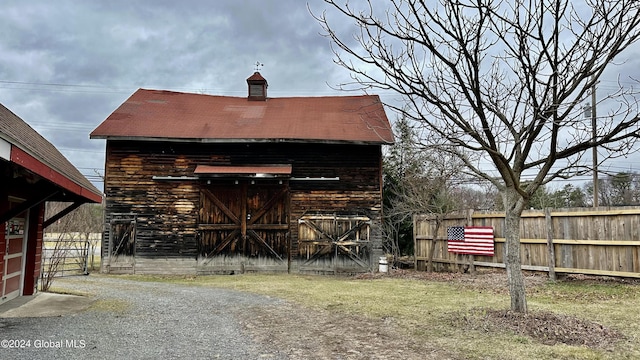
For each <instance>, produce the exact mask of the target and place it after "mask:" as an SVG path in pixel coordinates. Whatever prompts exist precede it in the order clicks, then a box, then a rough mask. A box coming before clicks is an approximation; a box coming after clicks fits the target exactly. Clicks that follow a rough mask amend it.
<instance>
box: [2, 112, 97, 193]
mask: <svg viewBox="0 0 640 360" xmlns="http://www.w3.org/2000/svg"><path fill="white" fill-rule="evenodd" d="M0 139H2V140H4V141H5V142H7V143H9V144H10V145H11V149H9V156H8V157H9V159H6V160H9V161H11V162H14V163H16V164H18V165H20V166H22V167H24V168H26V169H28V170H30V171H32V172H34V173H36V174H38V175H40V176H41V177H43V178H45V179H47V180H48V181H51V182H52V183H54V184H56V185H58V186H60V187H61V188H63V189H65V190H67V191H70V192H72V193H74V194H76V195H79V196H81V197H83V198H85V199H87V200H90V201H93V202H101V201H102V193H101V192H100V190H98V189H97V188H96V187H95V186H94V185H93V184H92V183H91V182H90V181H89V180H88V179H87V178H86V177H84V175H82V174H81V173H80V171H79V170H78V169H77V168H76V167H75V166H73V165H72V164H71V162H69V160H67V158H66V157H64V155H62V154H61V153H60V151H58V149H56V147H55V146H53V144H51V143H50V142H49V141H47V140H46V139H45V138H44V137H42V135H40V134H38V132H36V131H35V130H34V129H33V128H32V127H31V126H29V124H27V123H26V122H24V121H23V120H22V119H21V118H20V117H18V116H17V115H16V114H14V113H13V112H12V111H11V110H9V109H7V108H6V107H5V106H3V105H2V104H0Z"/></svg>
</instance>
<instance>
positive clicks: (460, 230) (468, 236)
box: [447, 226, 494, 256]
mask: <svg viewBox="0 0 640 360" xmlns="http://www.w3.org/2000/svg"><path fill="white" fill-rule="evenodd" d="M493 240H494V239H493V227H491V226H449V227H447V250H448V251H449V252H453V253H457V254H471V255H484V256H493V255H494V243H493Z"/></svg>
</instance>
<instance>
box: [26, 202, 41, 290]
mask: <svg viewBox="0 0 640 360" xmlns="http://www.w3.org/2000/svg"><path fill="white" fill-rule="evenodd" d="M43 222H44V204H40V205H39V206H36V207H33V208H32V209H31V212H30V213H29V233H28V239H27V254H26V257H27V263H26V265H25V269H24V274H25V275H24V288H23V295H33V293H34V292H35V287H36V284H37V281H38V278H39V277H40V268H41V263H40V262H41V256H40V255H41V253H42V234H43V232H42V223H43Z"/></svg>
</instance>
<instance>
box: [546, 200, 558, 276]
mask: <svg viewBox="0 0 640 360" xmlns="http://www.w3.org/2000/svg"><path fill="white" fill-rule="evenodd" d="M544 217H545V221H546V224H547V252H548V256H549V279H551V281H556V255H555V250H554V248H553V221H551V210H549V208H545V209H544Z"/></svg>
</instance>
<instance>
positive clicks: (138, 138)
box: [90, 135, 394, 145]
mask: <svg viewBox="0 0 640 360" xmlns="http://www.w3.org/2000/svg"><path fill="white" fill-rule="evenodd" d="M90 138H91V139H104V140H107V141H109V140H111V141H159V142H191V143H192V142H199V143H203V144H207V143H218V144H228V143H313V144H359V145H393V144H394V141H393V140H391V141H389V140H385V139H380V140H338V139H282V138H264V139H254V138H250V139H242V138H227V139H222V138H217V139H210V138H168V137H149V136H111V135H91V136H90Z"/></svg>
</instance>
